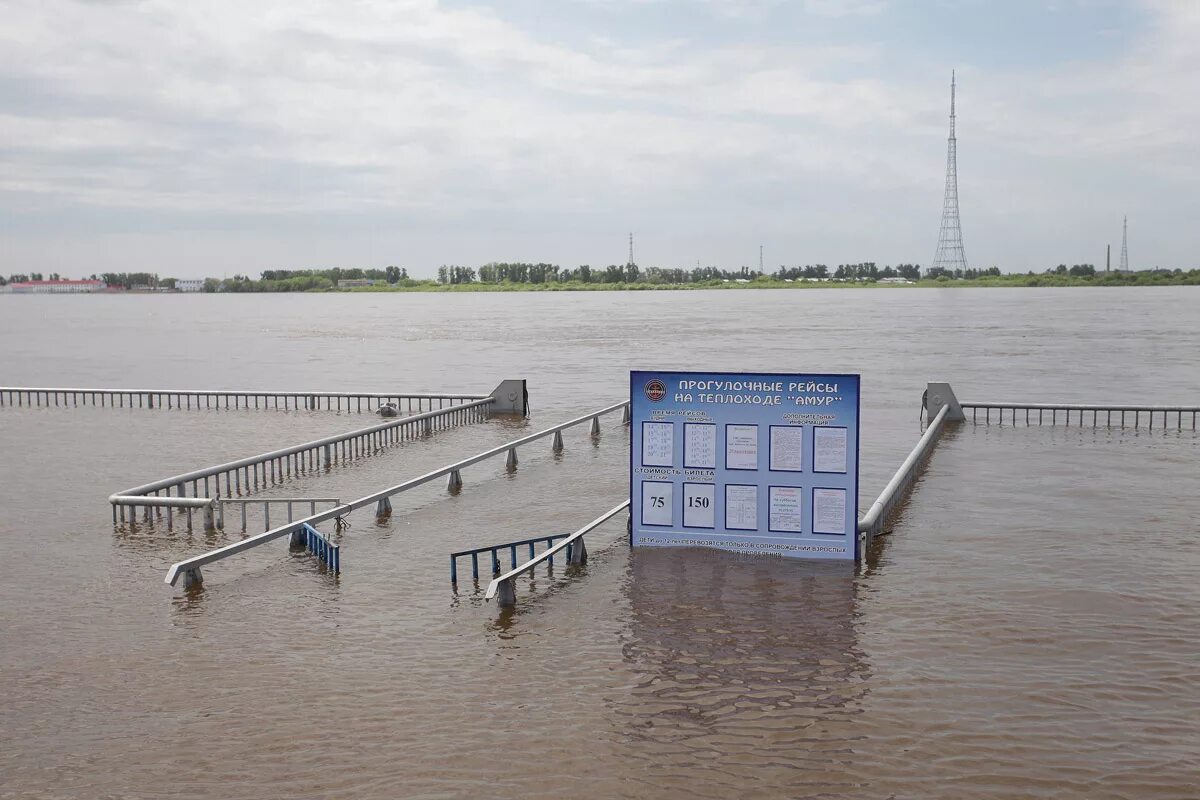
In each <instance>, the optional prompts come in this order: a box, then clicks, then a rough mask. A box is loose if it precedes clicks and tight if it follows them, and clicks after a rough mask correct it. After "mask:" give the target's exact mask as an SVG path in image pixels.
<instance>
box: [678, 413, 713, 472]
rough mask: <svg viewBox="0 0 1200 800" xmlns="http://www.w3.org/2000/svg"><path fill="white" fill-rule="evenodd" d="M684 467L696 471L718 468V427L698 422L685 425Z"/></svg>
mask: <svg viewBox="0 0 1200 800" xmlns="http://www.w3.org/2000/svg"><path fill="white" fill-rule="evenodd" d="M683 466H685V467H693V468H696V469H716V467H717V426H716V425H707V424H701V423H697V422H686V423H684V425H683Z"/></svg>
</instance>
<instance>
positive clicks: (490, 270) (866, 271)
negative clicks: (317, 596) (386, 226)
mask: <svg viewBox="0 0 1200 800" xmlns="http://www.w3.org/2000/svg"><path fill="white" fill-rule="evenodd" d="M61 277H62V276H60V275H59V274H58V273H51V274H50V275H49V278H48V279H49V280H59V279H61ZM91 278H92V279H93V280H103V281H104V282H105V283H107V284H108V285H109V286H110V287H113V288H124V289H133V288H143V287H150V288H160V289H173V288H174V287H175V279H174V278H159V276H158V275H157V274H155V273H149V272H120V273H117V272H105V273H100V274H93V275H91ZM43 279H44V278H43V275H42V274H41V273H36V272H33V273H29V274H17V273H14V274H12V275H9V276H8V278H7V279H5V278H4V277H2V276H0V285H4V284H6V283H18V282H24V281H30V280H33V281H38V280H43ZM885 279H893V280H896V279H902V280H907V281H912V282H918V281H936V282H937V283H939V284H945V283H950V282H954V283H959V282H978V283H981V284H987V285H1005V286H1065V285H1088V284H1093V285H1154V284H1191V285H1200V269H1193V270H1190V271H1187V272H1185V271H1183V270H1180V269H1175V270H1166V269H1155V270H1143V271H1138V272H1109V271H1105V270H1100V271H1097V270H1096V268H1095V265H1093V264H1074V265H1071V266H1067V265H1066V264H1059V265H1057V266H1055V267H1051V268H1048V269H1046V270H1045V271H1044V272H1041V273H1035V272H1033V271H1030V272H1027V273H1002V272H1001V271H1000V268H999V267H994V266H993V267H985V268H980V269H966V270H961V269H960V270H947V269H942V268H939V267H932V268H929V269H926V270H922V268H921V266H920V265H919V264H898V265H896V266H884V267H879V266H878V265H877V264H875V263H874V262H870V261H864V262H860V263H858V264H839V265H837V266H836V267H833V268H830V267H829V266H828V265H826V264H808V265H805V266H802V267H801V266H795V267H788V266H780V267H779V268H778V269H776V270H775V271H773V272H770V273H764V272H761V271H759V270H756V269H751V268H750V267H741V268H740V269H737V270H724V269H719V268H717V267H696V268H693V269H681V268H664V267H646V268H642V267H640V266H638V265H637V264H633V263H630V264H625V265H623V266H619V265H615V264H610V265H608V266H606V267H603V268H594V267H591V266H589V265H587V264H584V265H581V266H579V267H576V268H574V269H570V268H563V267H560V266H559V265H557V264H548V263H544V262H542V263H536V264H535V263H523V262H514V263H509V262H491V263H488V264H484V265H483V266H481V267H479V268H477V269H476V268H474V267H467V266H460V265H444V266H441V267H439V268H438V272H437V278H436V280H429V279H420V280H418V279H414V278H412V277H410V276H409V274H408V270H407V269H406V268H403V267H397V266H388V267H386V268H384V269H364V268H358V267H352V268H346V269H343V268H338V267H334V268H331V269H307V270H284V269H269V270H264V271H263V272H262V273H261V275H260V277H259V278H258V279H254V278H251V277H249V276H248V275H242V274H236V275H233V276H232V277H227V278H224V279H217V278H207V279H206V280H205V282H204V291H206V292H312V291H331V290H334V289H337V288H338V285H339V281H346V280H352V281H370V282H372V283H373V284H377V285H379V286H380V287H381V288H387V287H389V286H390V287H397V288H437V287H439V286H446V287H450V286H455V287H457V286H464V287H465V286H470V285H475V286H479V287H481V288H482V287H487V286H497V287H504V286H513V287H520V286H529V287H531V288H536V287H541V288H554V287H556V286H560V287H564V288H569V287H572V286H580V285H589V286H593V287H595V288H604V287H605V286H611V287H612V288H618V287H622V288H640V287H654V286H689V285H690V286H696V287H703V286H723V285H726V284H734V283H736V284H759V285H771V284H775V283H780V282H818V283H874V282H877V281H881V280H885Z"/></svg>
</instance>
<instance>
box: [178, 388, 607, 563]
mask: <svg viewBox="0 0 1200 800" xmlns="http://www.w3.org/2000/svg"><path fill="white" fill-rule="evenodd" d="M617 410H620V411H622V412H623V413H622V415H621V422H622V424H624V423H627V422H628V421H629V401H628V400H625V401H622V402H620V403H614V404H613V405H611V406H606V407H604V408H602V409H599V410H597V411H592V412H590V413H588V414H584V415H583V416H580V417H576V418H574V419H571V420H568V421H567V422H563V423H560V424H558V425H555V426H553V427H550V428H546V429H545V430H541V431H538V432H537V433H532V434H529V435H528V436H522V437H521V438H519V439H514V440H513V441H511V442H508V443H506V444H502V445H499V446H497V447H493V448H491V449H490V450H485V451H483V452H482V453H476V454H475V455H473V456H469V457H467V458H464V459H462V460H460V461H455V462H454V463H453V464H447V465H446V466H444V467H439V468H438V469H435V470H432V471H430V472H426V473H425V474H424V475H419V476H417V477H415V478H410V479H409V480H406V481H404V482H403V483H398V484H396V485H395V486H391V487H389V488H387V489H383V490H381V491H378V492H373V493H372V494H369V495H366V496H364V497H360V498H358V499H357V500H351V501H350V502H348V503H343V504H342V505H339V506H337V507H335V508H332V509H329V510H327V511H321V512H318V513H316V514H311V515H309V516H308V517H305V518H303V519H300V520H296V521H295V522H289V523H286V524H284V525H281V526H279V527H277V528H273V529H271V530H268V531H264V532H263V533H260V534H257V535H255V536H251V537H248V538H246V539H243V540H242V541H240V542H234V543H233V544H229V545H226V546H225V547H220V548H217V549H216V550H212V551H210V552H208V553H204V554H202V555H198V556H194V557H192V558H189V559H185V560H183V561H180V562H178V563H176V564H172V565H171V568H170V569H169V570H167V575H166V578H165V579H164V580H165V581H166V582H167V583H169V584H171V585H172V586H174V585H175V583H176V582H177V581H178V580H179V578H180V576H181V575H182V576H185V579H184V583H185V585H193V584H195V583H198V582H200V581H201V580H202V576H201V574H200V568H201V567H202V566H205V565H207V564H212V563H214V562H216V561H220V560H222V559H225V558H228V557H230V556H232V555H236V554H237V553H241V552H244V551H246V550H249V549H251V548H254V547H258V546H259V545H262V544H266V543H267V542H270V541H273V540H275V539H278V538H280V537H282V536H287V535H288V534H290V533H292V532H294V531H296V530H298V529H299V526H300V525H302V524H305V523H307V524H309V525H318V524H320V523H321V522H325V521H327V520H330V519H334V518H336V517H343V516H345V515H346V514H349V513H350V512H352V511H355V510H357V509H360V508H363V507H364V506H369V505H375V513H376V516H378V517H384V516H387V515H388V514H390V513H391V510H392V508H391V498H392V497H394V496H395V495H398V494H401V493H403V492H406V491H408V490H410V489H414V488H416V487H418V486H421V485H424V484H426V483H429V482H430V481H434V480H437V479H438V478H447V488H448V489H450V490H452V491H456V490H459V489H461V488H462V475H461V471H462V470H463V469H465V468H467V467H469V466H471V465H473V464H478V463H479V462H481V461H485V460H487V459H489V458H493V457H495V456H498V455H501V454H505V455H506V466H507V467H508V468H509V469H515V468H516V466H517V448H518V447H521V446H524V445H526V444H529V443H531V442H535V441H537V440H539V439H543V438H546V437H548V436H549V437H553V443H552V445H551V447H552V449H553V451H554V452H560V451H561V450H562V449H563V440H562V432H563V431H564V430H566V429H568V428H571V427H574V426H576V425H581V424H583V423H589V428H588V434H589V435H591V436H596V435H598V434H599V433H600V417H602V416H604V415H605V414H609V413H611V412H613V411H617Z"/></svg>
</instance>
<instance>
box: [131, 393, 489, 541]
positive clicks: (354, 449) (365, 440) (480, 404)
mask: <svg viewBox="0 0 1200 800" xmlns="http://www.w3.org/2000/svg"><path fill="white" fill-rule="evenodd" d="M493 402H495V400H494V399H493V398H492V397H487V398H484V399H482V400H471V401H468V402H466V403H463V404H461V405H457V406H450V407H448V408H443V409H437V410H434V411H426V412H424V413H423V414H414V415H412V416H411V417H399V418H396V419H393V420H389V421H388V422H381V423H379V424H377V425H371V426H369V427H366V428H360V429H358V430H354V431H350V432H348V433H341V434H336V435H334V436H326V437H325V438H323V439H317V440H315V441H311V442H305V443H304V444H298V445H293V446H291V447H285V448H283V449H281V450H272V451H271V452H269V453H260V454H258V455H255V456H249V457H248V458H242V459H238V460H237V461H230V462H228V463H225V464H218V465H216V466H213V467H206V468H205V469H199V470H193V471H192V472H185V473H183V474H182V475H174V476H172V477H170V478H163V479H162V480H158V481H154V482H152V483H147V484H144V485H142V486H135V487H133V488H132V489H126V490H124V491H122V492H117V493H116V494H114V495H113V496H112V497H110V498H109V502H112V503H113V522H116V521H117V516H118V509H120V516H121V519H122V520H123V519H124V506H123V505H121V504H119V503H116V502H113V500H114V498H117V497H129V496H137V495H155V496H157V495H158V494H159V493H160V492H165V493H166V495H167V496H170V494H171V491H172V490H175V494H176V496H177V497H187V496H188V495H187V487H188V485H189V484H190V485H191V490H192V493H191V496H192V497H212V496H221V478H222V476H223V477H224V478H225V492H224V495H225V496H227V497H228V496H230V495H235V494H236V495H242V494H245V493H248V492H250V491H255V490H257V489H259V488H261V487H265V486H267V485H269V484H268V481H270V483H272V484H273V483H278V482H279V481H281V480H283V479H284V478H285V477H291V476H292V475H299V474H303V473H305V472H311V471H313V470H315V469H320V468H321V467H322V466H324V468H325V469H328V468H330V467H331V466H332V465H333V464H335V463H337V462H339V461H346V460H348V459H350V458H354V457H357V456H359V455H363V454H365V453H366V452H368V447H370V448H371V451H372V452H373V451H374V450H377V449H379V448H381V447H383V446H385V445H387V444H392V443H395V442H399V441H403V440H405V439H411V438H414V437H415V436H419V435H425V434H429V433H432V432H433V431H435V430H443V429H445V428H449V427H452V426H454V425H459V424H466V423H470V422H475V421H477V420H482V419H486V418H487V406H489V405H490V404H491V403H493ZM210 479H215V481H214V483H215V487H214V486H213V485H212V484H210ZM214 488H215V489H216V492H215V493H214V492H213V491H212V490H213V489H214Z"/></svg>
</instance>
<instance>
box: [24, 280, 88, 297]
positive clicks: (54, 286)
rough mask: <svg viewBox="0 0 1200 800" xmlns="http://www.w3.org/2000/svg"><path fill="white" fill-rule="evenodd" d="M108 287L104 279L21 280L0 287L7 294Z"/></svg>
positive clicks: (81, 291) (73, 291) (71, 291)
mask: <svg viewBox="0 0 1200 800" xmlns="http://www.w3.org/2000/svg"><path fill="white" fill-rule="evenodd" d="M107 288H108V284H107V283H105V282H104V281H21V282H19V283H10V284H9V285H7V286H2V287H0V291H3V292H5V293H7V294H89V293H91V292H102V291H104V290H105V289H107Z"/></svg>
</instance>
